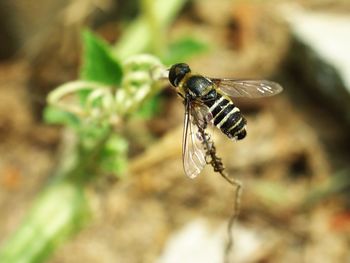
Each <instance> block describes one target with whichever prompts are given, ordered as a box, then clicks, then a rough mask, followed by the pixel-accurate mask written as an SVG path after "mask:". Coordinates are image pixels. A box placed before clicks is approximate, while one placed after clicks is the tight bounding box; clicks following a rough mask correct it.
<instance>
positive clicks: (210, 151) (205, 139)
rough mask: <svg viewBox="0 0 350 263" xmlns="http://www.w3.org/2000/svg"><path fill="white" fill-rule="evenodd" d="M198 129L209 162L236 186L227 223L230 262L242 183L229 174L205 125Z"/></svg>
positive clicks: (227, 249) (225, 255) (226, 250)
mask: <svg viewBox="0 0 350 263" xmlns="http://www.w3.org/2000/svg"><path fill="white" fill-rule="evenodd" d="M198 131H199V134H200V136H201V137H202V143H203V146H204V148H205V150H206V155H207V156H206V157H207V158H208V159H207V163H208V164H210V165H211V166H212V167H213V169H214V172H217V173H219V174H220V175H221V176H222V177H223V178H224V179H225V180H226V181H227V182H228V183H229V184H231V185H232V186H233V187H234V188H235V196H234V208H233V213H232V215H231V216H230V219H229V221H228V225H227V234H228V242H227V245H226V247H225V254H224V262H226V263H228V262H229V256H230V253H231V251H232V248H233V245H234V239H233V227H234V224H235V222H236V221H237V218H238V215H239V211H240V205H241V194H242V183H241V181H239V180H237V179H235V178H232V177H230V176H228V174H227V173H226V171H225V166H224V164H223V163H222V160H221V158H220V157H218V156H217V154H216V148H215V145H214V142H213V140H211V138H210V136H209V134H208V133H206V131H205V127H200V126H198Z"/></svg>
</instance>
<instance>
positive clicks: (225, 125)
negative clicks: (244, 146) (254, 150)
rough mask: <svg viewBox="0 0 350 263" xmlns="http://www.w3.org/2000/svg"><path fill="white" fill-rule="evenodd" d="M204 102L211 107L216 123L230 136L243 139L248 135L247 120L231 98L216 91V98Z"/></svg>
mask: <svg viewBox="0 0 350 263" xmlns="http://www.w3.org/2000/svg"><path fill="white" fill-rule="evenodd" d="M203 102H204V103H205V104H206V105H207V106H208V107H209V108H210V113H211V114H212V116H213V119H212V121H213V123H214V125H215V126H216V127H218V128H219V129H220V130H221V131H222V132H223V133H224V134H226V135H227V136H228V137H229V138H234V139H236V140H241V139H243V138H244V137H245V136H246V135H247V131H246V129H245V127H246V124H247V121H246V119H245V118H244V117H243V116H242V114H241V112H240V110H239V109H238V108H237V107H236V106H235V105H234V104H233V103H232V101H231V100H230V99H229V98H227V97H226V96H222V95H221V94H219V93H216V99H211V100H204V101H203Z"/></svg>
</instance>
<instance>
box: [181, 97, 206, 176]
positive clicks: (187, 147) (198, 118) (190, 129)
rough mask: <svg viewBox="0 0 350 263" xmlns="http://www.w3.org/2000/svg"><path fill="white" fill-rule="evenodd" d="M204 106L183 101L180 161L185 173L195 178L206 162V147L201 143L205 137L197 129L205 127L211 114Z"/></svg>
mask: <svg viewBox="0 0 350 263" xmlns="http://www.w3.org/2000/svg"><path fill="white" fill-rule="evenodd" d="M204 106H205V105H204ZM204 106H200V104H196V103H192V102H190V101H188V100H187V101H185V120H184V130H183V142H182V143H183V144H182V161H183V167H184V171H185V174H186V175H187V176H188V177H190V178H195V177H196V176H197V175H198V174H199V173H200V172H201V171H202V170H203V168H204V166H205V164H206V158H205V157H206V152H207V149H206V147H205V145H204V143H203V140H205V138H203V136H202V133H200V132H199V129H203V130H204V129H205V128H206V126H207V124H208V121H209V118H210V116H211V115H210V114H209V109H207V108H206V106H205V107H204Z"/></svg>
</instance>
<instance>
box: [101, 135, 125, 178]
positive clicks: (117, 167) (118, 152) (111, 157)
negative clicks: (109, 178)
mask: <svg viewBox="0 0 350 263" xmlns="http://www.w3.org/2000/svg"><path fill="white" fill-rule="evenodd" d="M128 146H129V145H128V142H127V141H126V140H125V139H124V138H123V137H121V136H119V135H117V134H113V135H112V136H111V137H110V138H109V140H108V141H107V142H106V145H105V147H104V150H103V152H102V156H101V157H102V158H101V162H100V166H101V168H102V171H103V172H105V173H112V174H115V175H121V174H123V173H124V172H125V170H126V167H127V163H128V157H127V153H128Z"/></svg>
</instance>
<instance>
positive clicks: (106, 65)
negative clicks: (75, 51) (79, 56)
mask: <svg viewBox="0 0 350 263" xmlns="http://www.w3.org/2000/svg"><path fill="white" fill-rule="evenodd" d="M83 41H84V52H83V64H82V67H81V70H80V76H81V78H82V79H84V80H90V81H95V82H100V83H103V84H107V85H120V83H121V79H122V68H121V65H120V63H119V61H117V60H116V59H115V58H114V57H113V56H112V53H111V49H110V47H109V45H108V44H107V43H106V42H105V41H103V40H102V39H101V38H99V37H98V36H96V35H95V34H94V33H92V32H91V31H89V30H85V31H84V32H83Z"/></svg>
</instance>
